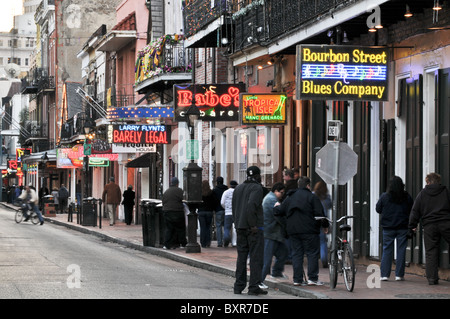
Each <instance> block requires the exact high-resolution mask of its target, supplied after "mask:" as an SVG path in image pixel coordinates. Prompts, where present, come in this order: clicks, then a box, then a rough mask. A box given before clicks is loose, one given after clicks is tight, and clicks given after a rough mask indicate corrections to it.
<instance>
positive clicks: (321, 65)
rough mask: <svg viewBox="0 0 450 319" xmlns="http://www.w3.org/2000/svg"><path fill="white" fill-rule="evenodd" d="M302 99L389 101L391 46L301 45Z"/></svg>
mask: <svg viewBox="0 0 450 319" xmlns="http://www.w3.org/2000/svg"><path fill="white" fill-rule="evenodd" d="M296 74H297V87H296V98H297V99H298V100H313V99H316V100H317V99H320V100H345V101H349V100H356V101H387V100H388V48H379V47H361V46H336V45H298V46H297V73H296Z"/></svg>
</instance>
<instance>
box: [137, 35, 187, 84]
mask: <svg viewBox="0 0 450 319" xmlns="http://www.w3.org/2000/svg"><path fill="white" fill-rule="evenodd" d="M190 61H191V57H190V54H189V51H188V50H185V49H184V46H183V36H182V35H178V34H175V35H165V36H162V37H161V38H159V39H158V40H155V41H153V42H152V43H150V44H149V45H148V46H146V47H145V48H144V49H142V50H141V51H140V52H139V53H138V58H137V61H136V67H135V75H136V77H135V82H136V83H139V82H142V81H145V80H147V79H151V78H153V77H157V76H159V75H161V74H170V73H188V72H192V66H191V63H190Z"/></svg>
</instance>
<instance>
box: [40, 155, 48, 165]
mask: <svg viewBox="0 0 450 319" xmlns="http://www.w3.org/2000/svg"><path fill="white" fill-rule="evenodd" d="M41 160H42V163H44V165H45V164H47V162H48V155H47V152H45V153H44V155H42V157H41Z"/></svg>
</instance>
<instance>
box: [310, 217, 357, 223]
mask: <svg viewBox="0 0 450 319" xmlns="http://www.w3.org/2000/svg"><path fill="white" fill-rule="evenodd" d="M314 218H315V219H316V220H321V219H326V220H328V221H329V222H330V223H331V222H333V221H332V220H331V219H329V218H328V217H325V216H323V217H314ZM348 218H354V216H342V217H341V218H339V219H338V220H337V221H336V222H337V223H339V222H341V221H342V220H344V219H348Z"/></svg>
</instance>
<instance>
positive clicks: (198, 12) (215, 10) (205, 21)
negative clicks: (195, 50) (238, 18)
mask: <svg viewBox="0 0 450 319" xmlns="http://www.w3.org/2000/svg"><path fill="white" fill-rule="evenodd" d="M230 2H231V1H227V0H218V1H210V0H193V1H192V0H191V1H189V0H188V1H186V6H185V7H184V9H183V16H184V31H185V35H186V38H188V37H191V36H193V35H194V34H196V33H197V32H199V31H200V30H202V29H204V28H205V27H206V26H208V25H209V24H210V23H212V22H213V21H215V20H217V19H218V18H219V17H220V16H222V15H226V14H227V13H228V12H229V11H231V10H230V9H231V6H230ZM212 4H213V5H214V6H213V7H211V5H212Z"/></svg>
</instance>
